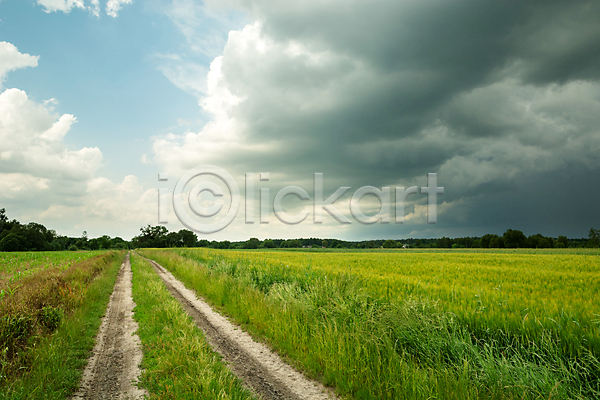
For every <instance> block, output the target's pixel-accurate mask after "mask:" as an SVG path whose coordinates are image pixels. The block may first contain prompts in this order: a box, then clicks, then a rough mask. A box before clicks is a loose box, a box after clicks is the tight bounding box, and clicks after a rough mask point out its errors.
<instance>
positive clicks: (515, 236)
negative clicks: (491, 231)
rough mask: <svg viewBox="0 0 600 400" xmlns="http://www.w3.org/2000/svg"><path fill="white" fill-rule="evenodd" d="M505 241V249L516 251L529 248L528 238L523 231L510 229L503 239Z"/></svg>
mask: <svg viewBox="0 0 600 400" xmlns="http://www.w3.org/2000/svg"><path fill="white" fill-rule="evenodd" d="M502 238H503V240H504V247H507V248H511V249H516V248H522V247H526V246H527V236H525V234H524V233H523V232H521V231H518V230H514V229H508V230H507V231H506V232H504V236H503V237H502Z"/></svg>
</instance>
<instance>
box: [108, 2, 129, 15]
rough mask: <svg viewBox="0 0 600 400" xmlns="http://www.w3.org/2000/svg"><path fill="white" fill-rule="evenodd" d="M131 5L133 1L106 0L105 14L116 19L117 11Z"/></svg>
mask: <svg viewBox="0 0 600 400" xmlns="http://www.w3.org/2000/svg"><path fill="white" fill-rule="evenodd" d="M131 3H133V0H108V1H107V2H106V14H108V15H109V16H111V17H113V18H116V17H117V14H118V12H119V10H121V8H123V6H124V5H126V4H131Z"/></svg>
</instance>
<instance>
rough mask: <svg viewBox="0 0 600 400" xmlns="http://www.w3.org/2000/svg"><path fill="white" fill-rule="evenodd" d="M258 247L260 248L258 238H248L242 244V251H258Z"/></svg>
mask: <svg viewBox="0 0 600 400" xmlns="http://www.w3.org/2000/svg"><path fill="white" fill-rule="evenodd" d="M258 246H260V240H258V238H250V239H248V240H246V242H245V243H244V249H258Z"/></svg>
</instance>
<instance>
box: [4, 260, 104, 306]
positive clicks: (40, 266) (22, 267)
mask: <svg viewBox="0 0 600 400" xmlns="http://www.w3.org/2000/svg"><path fill="white" fill-rule="evenodd" d="M101 253H103V251H78V252H73V251H27V252H6V253H5V252H1V253H0V298H2V297H3V293H5V294H10V292H11V288H14V286H15V285H16V284H17V283H18V281H19V280H20V279H22V278H24V277H26V276H30V275H33V274H35V273H37V272H39V271H41V270H44V269H47V268H54V267H60V268H61V269H63V270H65V269H68V268H69V267H70V266H71V265H73V264H74V263H77V262H79V261H83V260H87V259H88V258H90V257H94V256H97V255H98V254H101Z"/></svg>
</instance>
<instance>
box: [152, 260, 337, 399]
mask: <svg viewBox="0 0 600 400" xmlns="http://www.w3.org/2000/svg"><path fill="white" fill-rule="evenodd" d="M148 261H150V262H151V263H152V265H153V266H154V269H155V270H156V272H157V273H158V275H159V276H160V277H161V278H162V280H163V281H164V282H165V284H166V286H167V288H168V289H169V292H171V294H172V295H173V296H174V297H175V298H176V299H177V300H178V301H179V302H180V303H181V304H182V305H183V307H184V309H185V310H186V311H187V312H188V314H189V315H191V316H192V317H193V318H194V320H195V321H196V323H197V325H198V326H199V327H200V328H201V329H202V330H203V331H204V332H205V334H206V337H207V340H208V343H209V344H210V345H211V346H212V348H213V349H214V350H215V351H217V352H218V353H220V354H221V355H222V356H223V361H224V362H225V363H226V364H227V365H228V367H229V368H230V369H231V371H232V372H233V373H234V374H235V375H236V376H237V377H238V378H240V379H241V380H242V381H243V382H244V383H245V385H246V387H248V388H249V389H250V390H251V391H253V392H254V393H255V394H257V395H258V396H259V397H261V398H262V399H268V400H271V399H285V400H288V399H289V400H291V399H294V400H297V399H311V400H325V399H336V397H335V395H334V394H333V393H332V392H331V391H330V390H328V389H326V388H325V387H324V386H323V385H322V384H320V383H319V382H316V381H313V380H310V379H308V378H306V377H305V376H304V375H302V374H301V373H300V372H298V371H297V370H295V369H294V368H292V367H291V366H290V365H288V364H286V363H285V362H284V361H283V360H282V359H281V358H280V357H279V356H278V355H277V354H275V353H274V352H273V351H271V349H269V348H268V347H267V346H266V345H264V344H262V343H258V342H256V341H254V340H253V339H252V337H251V336H250V335H249V334H247V333H246V332H244V331H243V330H242V329H241V328H240V327H239V326H236V325H234V324H232V323H231V322H230V321H229V320H227V319H226V318H225V317H223V316H222V315H220V314H219V313H217V312H215V311H214V310H213V309H212V308H211V307H210V306H209V305H208V304H207V303H206V302H205V301H204V300H202V299H200V298H197V297H196V295H195V293H194V292H192V291H191V290H188V289H187V288H186V287H185V286H184V285H183V283H181V282H180V281H178V280H177V279H176V278H175V277H174V276H173V275H172V274H171V273H170V272H169V271H167V270H166V269H165V268H163V267H162V266H160V265H159V264H157V263H156V262H154V261H152V260H148Z"/></svg>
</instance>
